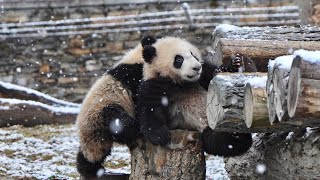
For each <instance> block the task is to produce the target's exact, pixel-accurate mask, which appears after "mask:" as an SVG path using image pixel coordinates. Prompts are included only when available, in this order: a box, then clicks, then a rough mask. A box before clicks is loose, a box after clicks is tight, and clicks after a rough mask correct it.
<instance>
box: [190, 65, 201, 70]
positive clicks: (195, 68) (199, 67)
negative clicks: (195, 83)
mask: <svg viewBox="0 0 320 180" xmlns="http://www.w3.org/2000/svg"><path fill="white" fill-rule="evenodd" d="M192 69H193V70H194V71H200V69H201V66H197V67H194V68H192Z"/></svg>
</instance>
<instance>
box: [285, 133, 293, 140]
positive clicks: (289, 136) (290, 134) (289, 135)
mask: <svg viewBox="0 0 320 180" xmlns="http://www.w3.org/2000/svg"><path fill="white" fill-rule="evenodd" d="M293 134H294V132H289V133H288V135H287V137H286V140H289V139H291V138H292V136H293Z"/></svg>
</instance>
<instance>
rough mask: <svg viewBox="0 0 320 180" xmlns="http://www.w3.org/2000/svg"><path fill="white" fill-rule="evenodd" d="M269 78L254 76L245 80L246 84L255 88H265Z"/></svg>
mask: <svg viewBox="0 0 320 180" xmlns="http://www.w3.org/2000/svg"><path fill="white" fill-rule="evenodd" d="M267 79H268V77H267V76H254V77H251V78H248V79H246V80H245V84H247V83H250V85H251V87H254V88H265V87H266V84H267Z"/></svg>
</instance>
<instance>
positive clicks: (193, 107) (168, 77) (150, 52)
mask: <svg viewBox="0 0 320 180" xmlns="http://www.w3.org/2000/svg"><path fill="white" fill-rule="evenodd" d="M143 57H144V59H145V61H146V63H145V64H144V68H143V79H144V82H142V83H141V84H140V92H139V96H138V99H139V102H138V104H139V105H138V111H137V112H138V114H137V117H138V118H139V120H140V121H141V122H140V124H141V130H142V133H143V134H144V135H145V137H146V138H147V139H148V140H150V141H151V142H152V143H153V144H155V145H165V144H167V143H168V141H169V140H170V134H169V131H168V130H170V129H186V130H197V131H199V132H203V134H204V135H203V138H204V144H205V146H206V147H205V150H206V151H207V152H209V153H212V154H217V155H226V156H234V155H239V154H241V153H243V152H245V151H247V150H248V148H250V146H251V144H252V139H251V135H250V134H233V133H217V132H214V131H213V130H211V129H210V128H209V127H208V122H207V118H206V100H207V98H206V97H207V91H206V89H205V87H202V86H201V85H200V84H206V85H205V86H207V85H208V84H209V81H208V80H211V79H212V77H213V76H214V74H215V70H216V68H215V67H214V66H210V67H209V68H208V67H207V66H208V64H205V63H204V61H203V60H202V58H201V54H200V51H199V49H198V48H196V47H195V46H193V45H192V44H191V43H189V42H188V41H186V40H184V39H180V38H176V37H165V38H163V39H160V40H157V42H156V43H154V44H153V45H150V46H145V47H144V50H143ZM182 58H183V62H182V64H181V63H180V62H181V61H179V60H178V61H177V59H182ZM203 67H205V68H203ZM204 69H205V70H206V71H208V70H209V72H202V71H203V70H204ZM204 74H209V76H210V77H208V78H204V79H205V80H206V82H200V81H203V78H201V77H202V76H203V75H204ZM198 82H199V83H198ZM157 96H158V97H159V98H156V97H157ZM161 96H164V97H166V98H168V99H169V101H168V102H169V104H168V105H166V106H163V105H161V103H159V102H157V99H158V100H159V99H161ZM148 107H150V108H148ZM242 142H243V144H241V143H242ZM230 145H233V147H235V148H233V149H230V148H229V146H230Z"/></svg>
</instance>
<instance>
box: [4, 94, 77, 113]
mask: <svg viewBox="0 0 320 180" xmlns="http://www.w3.org/2000/svg"><path fill="white" fill-rule="evenodd" d="M0 102H1V103H8V104H11V105H16V104H28V105H30V106H40V107H42V108H45V109H48V110H50V111H52V112H55V113H70V114H78V113H79V111H80V107H72V106H71V107H70V106H67V107H59V106H50V105H47V104H44V103H41V102H36V101H30V100H20V99H8V98H0Z"/></svg>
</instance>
